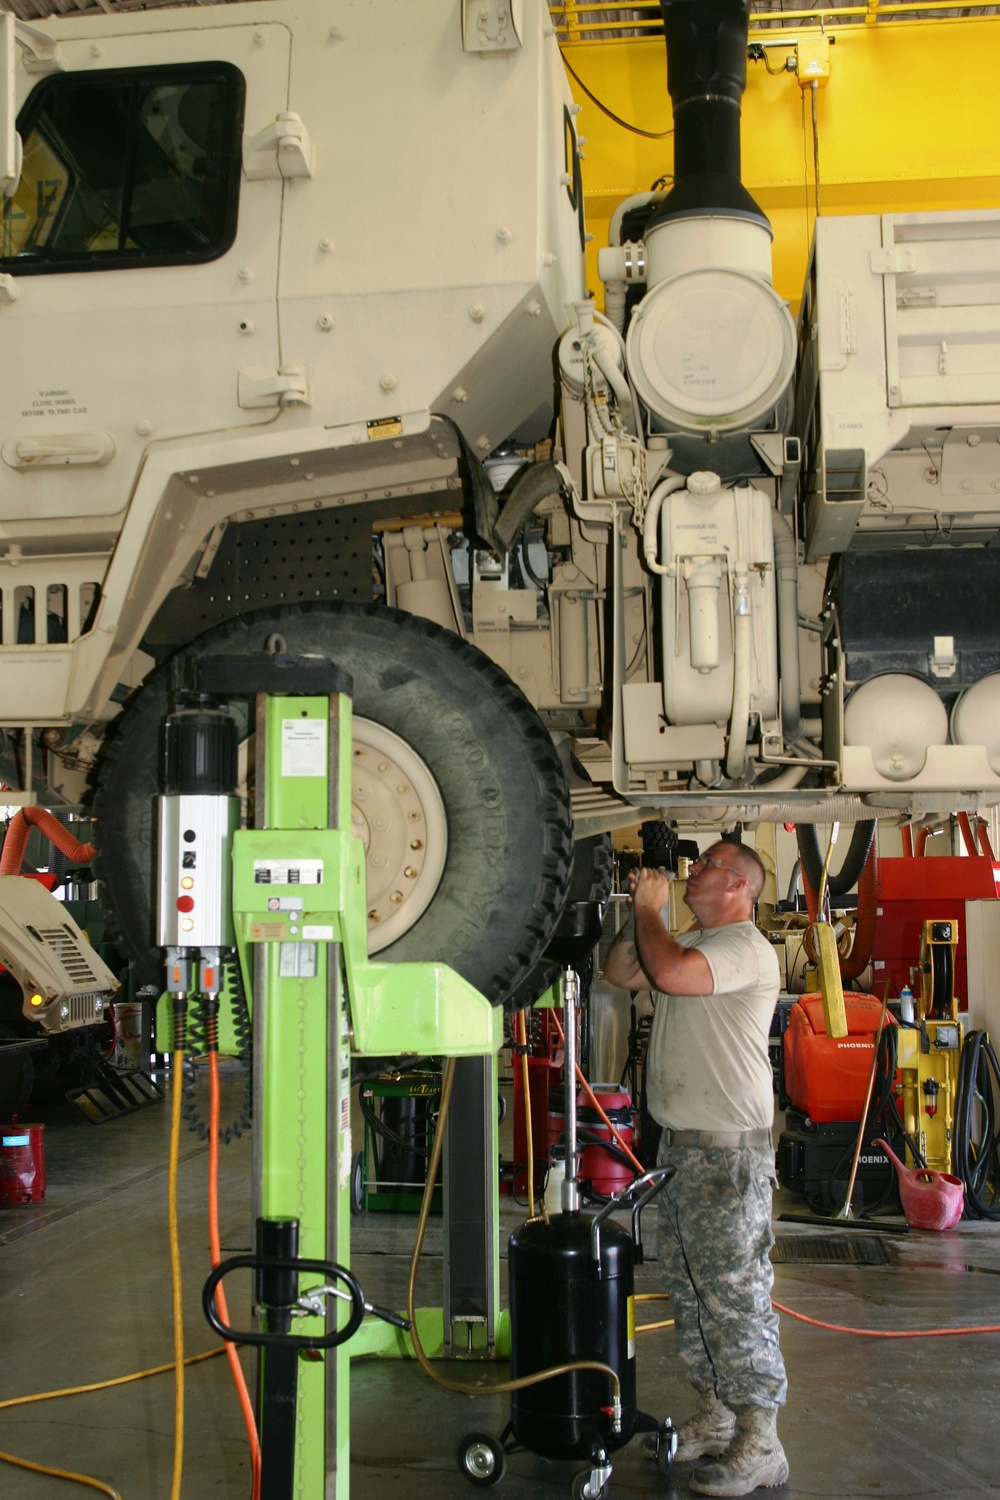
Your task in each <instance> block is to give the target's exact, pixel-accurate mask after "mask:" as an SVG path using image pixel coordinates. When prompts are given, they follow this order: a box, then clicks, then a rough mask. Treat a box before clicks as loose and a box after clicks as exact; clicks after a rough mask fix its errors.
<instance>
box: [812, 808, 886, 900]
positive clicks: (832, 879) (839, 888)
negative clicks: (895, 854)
mask: <svg viewBox="0 0 1000 1500" xmlns="http://www.w3.org/2000/svg"><path fill="white" fill-rule="evenodd" d="M877 826H878V825H877V823H876V822H875V819H874V818H872V819H869V820H866V821H865V822H863V823H855V825H854V832H853V833H852V834H851V843H850V847H849V849H848V851H847V853H846V855H845V856H844V863H843V864H842V865H841V867H840V869H839V870H838V871H837V873H836V874H834V873H833V871H832V870H831V871H830V872H829V874H828V876H827V889H828V891H829V892H830V895H831V896H846V895H847V892H848V891H853V889H854V887H855V886H856V885H857V883H858V881H859V880H860V879H861V872H862V870H863V869H864V867H865V864H866V863H867V860H868V855H869V852H870V851H871V847H872V840H873V839H874V837H875V829H876V827H877ZM795 842H796V844H797V845H798V848H799V858H800V859H801V861H802V868H803V870H804V871H805V875H806V879H807V880H808V881H809V884H810V885H811V886H812V888H813V890H814V891H818V890H819V884H820V881H821V880H822V878H823V856H822V854H821V853H820V847H819V835H818V833H817V832H816V825H815V823H796V825H795Z"/></svg>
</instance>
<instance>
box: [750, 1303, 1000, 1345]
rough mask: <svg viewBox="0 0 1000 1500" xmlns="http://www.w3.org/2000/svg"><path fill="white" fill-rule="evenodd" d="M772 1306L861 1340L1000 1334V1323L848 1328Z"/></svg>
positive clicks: (774, 1304) (840, 1324) (814, 1325)
mask: <svg viewBox="0 0 1000 1500" xmlns="http://www.w3.org/2000/svg"><path fill="white" fill-rule="evenodd" d="M771 1306H772V1307H774V1308H776V1309H777V1310H778V1312H782V1313H785V1314H786V1315H787V1316H788V1317H789V1318H795V1319H796V1321H797V1322H799V1323H808V1324H809V1325H810V1326H811V1327H813V1328H826V1329H829V1331H830V1332H831V1333H850V1334H853V1335H854V1337H855V1338H859V1339H943V1338H954V1337H956V1336H957V1335H958V1334H964V1333H1000V1323H984V1324H982V1325H980V1326H979V1327H976V1328H901V1329H900V1328H897V1329H892V1328H888V1329H882V1328H846V1327H845V1326H844V1325H843V1324H842V1323H824V1322H823V1320H822V1319H821V1318H807V1317H806V1315H805V1313H800V1312H796V1311H795V1309H794V1308H792V1307H785V1305H784V1303H782V1302H775V1301H774V1300H773V1298H772V1301H771Z"/></svg>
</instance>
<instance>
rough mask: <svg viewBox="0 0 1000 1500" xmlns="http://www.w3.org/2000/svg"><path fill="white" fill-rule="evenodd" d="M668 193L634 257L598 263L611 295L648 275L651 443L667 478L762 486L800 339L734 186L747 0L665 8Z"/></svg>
mask: <svg viewBox="0 0 1000 1500" xmlns="http://www.w3.org/2000/svg"><path fill="white" fill-rule="evenodd" d="M661 9H662V13H663V20H664V25H665V29H666V39H667V84H668V88H669V90H670V97H671V101H672V104H673V110H674V132H675V134H674V172H675V182H674V185H673V188H672V189H671V191H670V192H669V193H668V194H667V196H666V198H665V199H664V200H663V201H662V202H661V203H660V204H659V205H658V206H657V208H656V209H655V210H654V212H653V214H652V217H651V218H650V220H649V223H648V225H647V227H646V230H645V233H644V236H643V245H642V247H641V248H642V253H641V254H639V255H637V254H635V253H634V250H635V247H633V246H625V247H623V246H617V247H615V246H613V247H611V248H610V249H609V250H604V251H602V252H601V255H600V258H599V270H600V274H601V278H602V280H604V281H605V282H606V283H611V284H612V286H613V285H614V283H616V282H617V283H619V286H620V284H621V283H622V282H626V281H628V280H635V279H637V278H636V270H635V268H636V267H637V266H640V265H641V266H643V267H644V272H645V282H646V293H645V296H644V297H643V298H642V300H641V302H640V303H639V304H638V306H637V307H636V308H635V309H634V311H633V314H632V319H631V322H630V324H629V328H628V335H627V360H628V367H629V373H630V375H631V377H632V381H633V384H634V386H635V389H636V390H637V392H638V394H639V397H640V399H641V401H642V404H643V406H644V407H645V408H646V414H647V424H646V425H647V429H648V430H649V431H651V432H659V433H665V434H667V436H668V439H669V443H670V447H671V449H672V451H673V459H672V467H673V469H674V470H675V471H678V472H680V473H682V474H690V473H693V472H695V471H697V470H701V469H706V470H712V471H714V472H715V473H717V474H719V475H720V476H721V477H722V479H723V480H724V481H725V482H727V483H732V482H737V481H739V480H741V479H743V480H745V479H748V478H752V477H754V476H756V475H759V474H760V473H761V461H760V459H759V457H758V456H757V454H756V452H755V450H754V448H753V446H752V445H751V443H750V433H751V432H775V431H785V430H786V428H787V422H788V395H787V392H788V388H789V385H790V383H791V378H792V374H793V371H794V368H795V350H796V338H795V325H794V323H793V322H792V318H791V315H790V314H789V311H788V307H787V305H786V304H785V303H784V302H783V301H782V300H781V298H779V297H778V296H777V295H776V293H775V291H774V288H773V286H772V282H771V226H770V224H769V223H768V221H767V218H766V216H765V215H764V213H763V212H762V210H761V209H760V207H759V206H758V204H757V203H755V202H754V200H753V198H752V197H751V195H750V194H749V193H748V192H747V190H746V188H745V187H744V186H743V184H742V182H741V181H740V101H741V100H742V97H743V91H744V89H745V87H746V55H747V31H748V26H749V5H748V3H747V0H661Z"/></svg>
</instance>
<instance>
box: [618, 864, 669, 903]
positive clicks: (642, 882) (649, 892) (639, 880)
mask: <svg viewBox="0 0 1000 1500" xmlns="http://www.w3.org/2000/svg"><path fill="white" fill-rule="evenodd" d="M628 883H629V889H630V891H631V901H632V905H633V908H634V909H635V910H636V911H638V910H639V909H640V908H641V907H652V909H653V910H654V911H660V910H662V908H663V907H664V906H666V905H667V903H668V901H669V900H670V877H669V876H668V875H667V873H666V871H665V870H650V869H647V867H646V866H645V865H643V867H642V868H641V869H640V870H631V871H630V872H629V877H628Z"/></svg>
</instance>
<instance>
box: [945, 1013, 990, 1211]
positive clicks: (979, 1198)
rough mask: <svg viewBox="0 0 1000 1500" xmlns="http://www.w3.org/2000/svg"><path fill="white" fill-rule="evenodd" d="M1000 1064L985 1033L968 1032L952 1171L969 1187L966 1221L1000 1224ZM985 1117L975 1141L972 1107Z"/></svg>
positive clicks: (961, 1062)
mask: <svg viewBox="0 0 1000 1500" xmlns="http://www.w3.org/2000/svg"><path fill="white" fill-rule="evenodd" d="M998 1098H1000V1064H998V1062H997V1055H996V1053H995V1052H994V1050H993V1045H992V1043H991V1042H990V1039H989V1036H988V1035H987V1033H986V1032H985V1031H970V1032H969V1035H968V1037H967V1038H966V1041H965V1046H964V1047H963V1048H962V1055H961V1057H960V1059H959V1064H958V1086H957V1088H956V1090H955V1128H954V1131H953V1133H952V1134H953V1145H952V1165H953V1169H954V1173H955V1176H956V1177H960V1178H961V1180H962V1182H963V1184H964V1186H965V1217H966V1218H967V1219H992V1220H998V1219H1000V1130H998V1125H997V1099H998ZM977 1102H978V1104H979V1107H980V1110H981V1112H982V1125H981V1128H980V1129H979V1130H978V1131H976V1132H975V1137H974V1136H973V1125H972V1112H973V1105H974V1104H975V1103H977Z"/></svg>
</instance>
